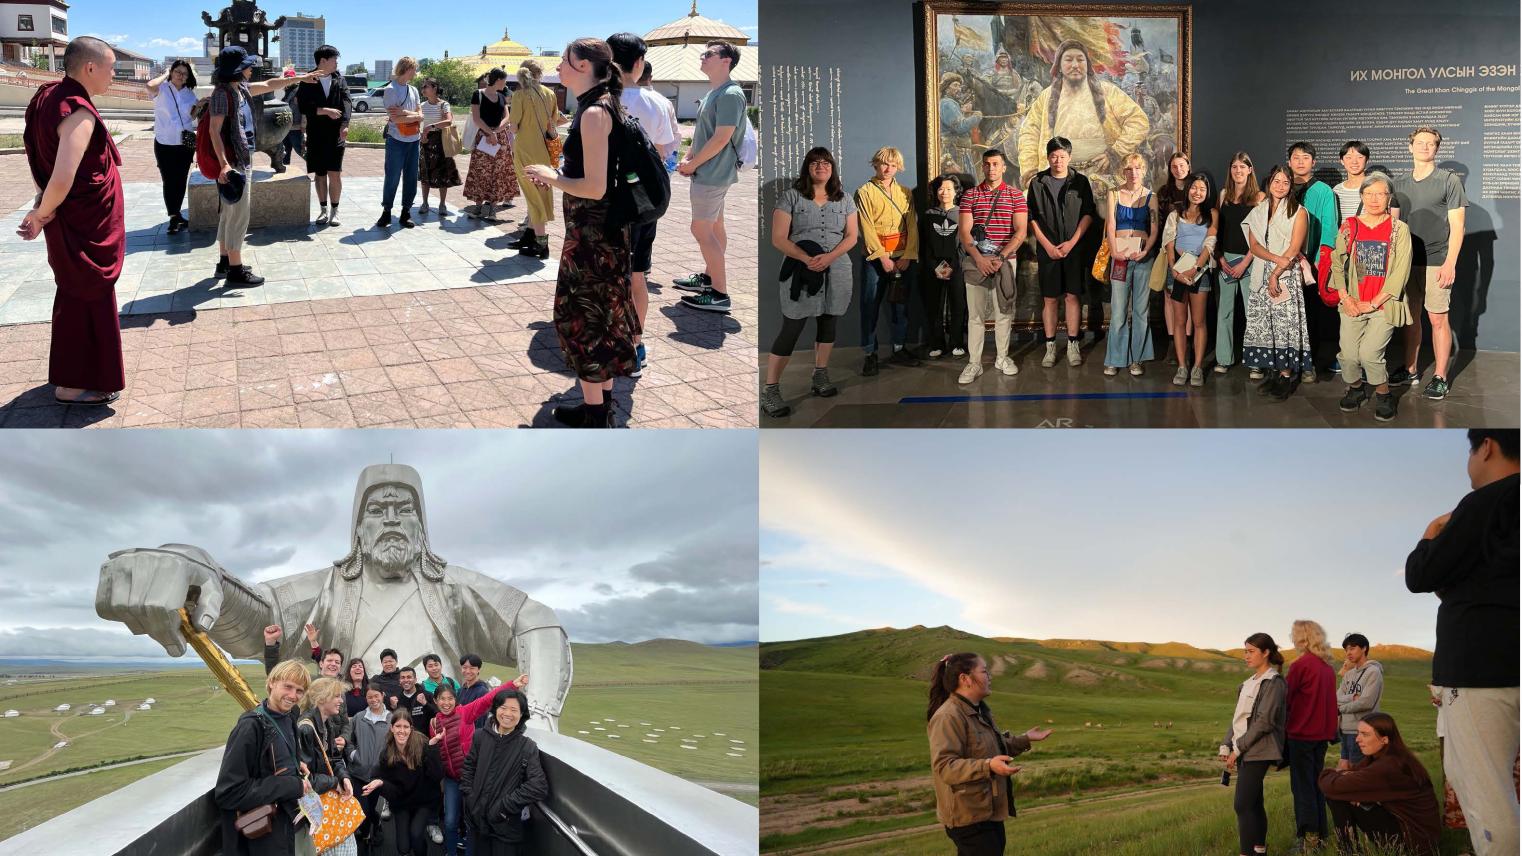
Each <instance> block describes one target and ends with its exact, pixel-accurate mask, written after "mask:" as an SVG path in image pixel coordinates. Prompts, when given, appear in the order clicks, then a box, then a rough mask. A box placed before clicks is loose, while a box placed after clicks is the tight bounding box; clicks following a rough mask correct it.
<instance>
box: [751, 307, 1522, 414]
mask: <svg viewBox="0 0 1522 856" xmlns="http://www.w3.org/2000/svg"><path fill="white" fill-rule="evenodd" d="M809 332H810V333H811V332H812V331H809ZM1062 341H1063V340H1062V339H1060V338H1059V340H1058V344H1059V346H1061V344H1062ZM993 350H994V348H993V337H992V336H990V337H989V341H988V344H987V345H986V346H985V349H984V355H983V359H984V372H983V376H982V377H980V378H978V379H977V380H976V381H974V382H972V383H970V384H968V385H966V386H962V385H961V384H958V383H957V375H958V374H959V373H960V372H961V371H962V368H963V366H965V365H966V358H965V357H959V358H953V357H949V356H947V357H942V358H941V359H939V360H928V359H927V360H925V361H924V363H923V364H922V365H921V366H919V367H915V368H910V367H902V366H886V365H885V366H883V367H882V368H881V370H880V373H879V374H878V375H877V376H876V377H862V376H861V375H860V370H861V363H862V353H861V349H860V348H837V349H836V351H835V353H834V354H833V355H832V356H831V358H830V378H831V379H832V380H833V381H834V382H835V384H836V385H837V386H838V387H839V388H840V394H839V395H837V396H835V397H834V398H816V397H813V396H811V395H809V375H810V372H811V370H812V366H813V352H812V351H803V350H800V351H798V352H797V353H796V354H794V355H793V360H792V362H791V363H790V364H789V365H788V367H787V370H786V372H784V374H783V377H782V393H783V396H784V398H785V399H786V400H787V403H788V404H789V405H790V406H791V407H792V408H793V412H792V414H791V415H789V416H787V417H783V418H781V419H774V418H770V417H767V416H765V415H762V416H761V427H762V428H1041V427H1050V428H1326V427H1375V426H1384V425H1388V426H1394V427H1405V428H1445V427H1446V428H1476V427H1492V426H1508V425H1515V424H1517V411H1518V406H1519V397H1518V382H1519V373H1518V356H1517V354H1515V353H1507V352H1500V351H1480V352H1475V351H1463V352H1461V353H1460V355H1459V357H1458V358H1457V361H1456V365H1455V367H1454V368H1453V369H1452V370H1450V374H1451V375H1452V376H1453V377H1452V378H1451V379H1450V380H1451V382H1452V385H1453V388H1452V391H1451V392H1450V393H1449V395H1448V398H1447V399H1445V400H1443V401H1429V400H1427V399H1425V398H1423V397H1422V396H1421V390H1420V389H1419V388H1413V387H1409V386H1408V387H1397V388H1396V389H1395V392H1396V393H1397V395H1399V409H1398V412H1397V415H1396V418H1395V420H1394V421H1392V422H1389V423H1380V422H1376V421H1375V420H1374V413H1373V406H1372V403H1366V404H1365V405H1364V406H1363V407H1362V409H1360V410H1359V412H1357V413H1351V414H1349V413H1343V412H1341V411H1340V410H1339V409H1338V407H1337V402H1338V399H1340V398H1341V397H1342V394H1343V392H1344V390H1345V389H1346V387H1345V386H1344V385H1343V383H1342V381H1341V379H1340V378H1339V377H1337V376H1335V375H1329V374H1326V373H1323V374H1322V375H1321V377H1320V381H1319V382H1318V383H1314V384H1301V385H1300V387H1299V389H1297V390H1296V391H1295V394H1294V395H1292V396H1291V397H1290V398H1289V400H1288V401H1285V402H1282V403H1281V402H1277V401H1274V400H1272V399H1270V398H1265V397H1262V396H1259V395H1257V394H1256V386H1257V384H1256V383H1255V382H1253V381H1251V380H1249V379H1248V376H1247V369H1245V368H1243V367H1242V366H1240V365H1238V366H1235V367H1233V368H1232V369H1231V371H1230V372H1229V373H1228V374H1225V375H1219V374H1215V373H1214V372H1212V371H1209V370H1207V371H1206V375H1205V386H1204V387H1202V388H1198V389H1196V388H1192V387H1177V386H1174V385H1173V383H1172V380H1173V372H1174V369H1175V367H1174V366H1171V365H1169V364H1168V363H1167V361H1166V360H1165V359H1158V360H1153V361H1152V362H1150V363H1147V364H1146V365H1145V368H1146V373H1145V374H1144V375H1143V376H1141V377H1139V378H1134V377H1131V376H1130V375H1128V374H1126V372H1125V371H1122V372H1121V373H1120V374H1119V375H1116V376H1115V377H1105V376H1104V374H1103V371H1104V366H1103V362H1104V340H1103V339H1099V340H1097V342H1096V340H1094V339H1093V338H1092V337H1090V338H1088V339H1086V341H1085V344H1084V346H1083V357H1084V364H1083V365H1082V366H1079V367H1077V368H1072V367H1069V366H1068V365H1067V363H1066V361H1065V359H1059V362H1058V364H1057V366H1056V367H1054V368H1049V369H1047V368H1042V367H1041V356H1042V346H1041V341H1040V338H1039V337H1038V336H1035V335H1033V334H1031V333H1024V334H1017V338H1016V339H1015V342H1014V344H1013V346H1012V348H1011V350H1012V351H1013V356H1014V359H1015V362H1016V363H1017V364H1018V365H1019V367H1020V373H1019V374H1017V375H1015V376H1014V377H1006V376H1004V375H1003V374H1000V373H999V372H998V371H995V370H994V368H993V365H992V358H993V353H992V352H993ZM1058 353H1059V357H1061V356H1063V354H1064V352H1063V351H1062V349H1061V347H1059V350H1058ZM1207 359H1208V358H1207ZM765 361H766V355H765V354H762V355H761V365H762V366H764V365H765ZM1421 365H1422V370H1423V372H1424V375H1423V382H1424V383H1425V381H1426V379H1428V378H1430V377H1431V368H1430V366H1431V357H1430V355H1429V354H1425V353H1424V354H1423V357H1422V363H1421Z"/></svg>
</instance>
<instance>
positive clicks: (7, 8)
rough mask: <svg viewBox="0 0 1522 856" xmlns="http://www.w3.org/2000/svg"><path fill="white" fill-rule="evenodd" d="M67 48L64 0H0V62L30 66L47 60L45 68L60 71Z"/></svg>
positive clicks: (67, 32)
mask: <svg viewBox="0 0 1522 856" xmlns="http://www.w3.org/2000/svg"><path fill="white" fill-rule="evenodd" d="M68 46H69V4H68V3H65V2H64V0H46V2H40V3H39V2H21V0H0V59H4V60H7V61H10V62H19V63H24V64H26V65H33V64H35V62H36V59H37V57H39V56H42V57H47V60H48V68H50V69H54V70H57V71H62V70H63V69H62V68H61V66H62V64H63V49H64V48H66V47H68Z"/></svg>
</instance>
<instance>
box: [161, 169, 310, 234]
mask: <svg viewBox="0 0 1522 856" xmlns="http://www.w3.org/2000/svg"><path fill="white" fill-rule="evenodd" d="M253 178H254V180H253V183H251V184H250V185H248V187H247V188H246V189H245V191H244V192H250V191H252V192H253V194H254V198H253V206H254V210H253V212H252V213H251V214H250V215H249V221H248V227H249V228H250V229H262V228H265V227H268V226H306V225H308V224H309V223H311V221H312V179H311V177H310V176H308V175H307V174H306V173H303V172H296V171H294V170H289V169H288V170H286V172H285V173H284V174H282V175H276V174H275V173H273V172H271V171H270V170H267V169H255V170H254V171H253ZM220 201H221V200H220V197H219V194H218V192H217V183H216V182H215V181H213V180H212V179H209V178H206V177H204V176H202V175H201V173H200V172H199V171H196V172H192V173H191V174H190V228H191V230H192V231H201V230H207V229H209V230H212V231H216V228H217V212H218V211H219V210H220V207H219V205H218V203H219V202H220Z"/></svg>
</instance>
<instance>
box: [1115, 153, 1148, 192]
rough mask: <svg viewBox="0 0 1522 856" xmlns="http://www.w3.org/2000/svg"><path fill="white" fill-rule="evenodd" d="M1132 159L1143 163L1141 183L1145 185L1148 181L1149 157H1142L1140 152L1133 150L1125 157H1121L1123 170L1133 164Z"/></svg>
mask: <svg viewBox="0 0 1522 856" xmlns="http://www.w3.org/2000/svg"><path fill="white" fill-rule="evenodd" d="M1132 161H1136V162H1137V163H1139V164H1141V168H1142V177H1141V183H1142V184H1143V185H1144V186H1145V185H1146V183H1147V172H1148V170H1147V159H1146V158H1144V157H1142V156H1141V154H1140V153H1139V152H1132V153H1130V154H1128V155H1126V156H1125V157H1123V158H1121V159H1120V168H1121V170H1122V172H1124V170H1125V168H1126V167H1128V166H1130V165H1131V162H1132Z"/></svg>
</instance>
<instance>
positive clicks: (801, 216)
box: [777, 187, 856, 318]
mask: <svg viewBox="0 0 1522 856" xmlns="http://www.w3.org/2000/svg"><path fill="white" fill-rule="evenodd" d="M777 210H778V211H786V212H787V213H788V214H789V215H791V216H792V218H793V221H792V224H791V226H790V228H789V229H788V233H787V239H788V240H789V241H792V242H793V243H797V242H799V241H813V242H814V243H816V244H818V245H819V246H821V247H824V249H825V252H829V251H830V250H833V249H835V247H836V246H837V245H838V244H839V243H840V242H841V241H842V240H844V239H845V236H846V218H848V217H850V216H851V215H852V214H855V213H856V203H855V202H853V201H852V200H851V194H849V193H847V194H845V195H844V196H842V197H841V198H840V199H839V200H836V201H832V202H826V203H825V204H823V205H818V204H816V203H815V202H814V201H813V200H811V199H805V198H804V197H803V195H802V194H800V193H799V192H798V191H796V190H794V189H793V188H791V187H790V188H788V189H787V190H785V191H783V193H782V195H781V196H780V197H778V199H777ZM777 285H778V288H779V290H780V293H781V295H782V315H783V317H785V318H816V317H818V316H820V315H844V314H846V310H847V309H848V308H850V306H851V258H850V255H849V254H842V255H841V257H840V258H838V259H836V260H835V262H834V263H833V264H831V265H830V276H829V281H828V282H826V283H825V285H824V287H822V288H820V289H819V291H818V292H816V293H814V294H812V295H810V294H808V293H807V292H801V293H800V294H799V295H798V299H797V300H794V299H793V294H792V291H793V285H792V281H791V280H783V281H782V282H779V283H778V284H777Z"/></svg>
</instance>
